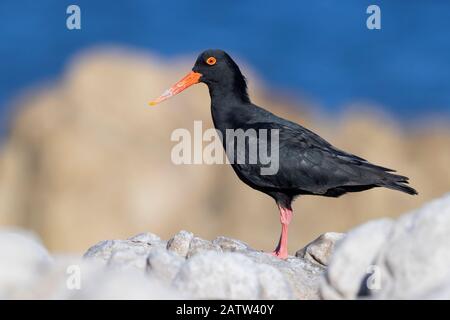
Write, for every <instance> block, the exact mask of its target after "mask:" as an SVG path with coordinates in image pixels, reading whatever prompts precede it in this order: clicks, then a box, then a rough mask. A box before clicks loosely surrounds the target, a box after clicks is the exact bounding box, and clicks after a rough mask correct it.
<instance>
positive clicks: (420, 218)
mask: <svg viewBox="0 0 450 320" xmlns="http://www.w3.org/2000/svg"><path fill="white" fill-rule="evenodd" d="M449 284H450V194H447V195H446V196H444V197H442V198H440V199H437V200H435V201H432V202H431V203H429V204H427V205H425V206H424V207H422V208H420V209H418V210H415V211H413V212H411V213H409V214H406V215H404V216H402V217H400V218H399V219H398V220H397V221H393V220H389V219H382V220H375V221H371V222H368V223H366V224H363V225H362V226H360V227H357V228H356V229H354V230H352V231H350V232H349V233H348V234H347V235H346V237H345V238H344V239H343V240H342V241H341V242H340V243H339V244H338V245H337V247H336V250H335V252H334V254H333V255H332V257H331V261H330V265H329V267H328V270H327V273H326V276H325V277H324V278H323V283H322V285H321V294H322V297H323V298H325V299H355V298H373V299H424V298H430V299H438V298H439V299H450V287H449Z"/></svg>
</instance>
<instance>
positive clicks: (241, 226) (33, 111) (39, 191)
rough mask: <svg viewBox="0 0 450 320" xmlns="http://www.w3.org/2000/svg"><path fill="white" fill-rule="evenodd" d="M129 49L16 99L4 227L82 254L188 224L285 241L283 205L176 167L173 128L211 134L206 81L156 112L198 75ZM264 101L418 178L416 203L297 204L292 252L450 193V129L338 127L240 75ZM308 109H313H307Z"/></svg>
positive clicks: (368, 115) (0, 206) (357, 120)
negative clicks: (199, 128)
mask: <svg viewBox="0 0 450 320" xmlns="http://www.w3.org/2000/svg"><path fill="white" fill-rule="evenodd" d="M192 63H193V62H192V61H185V60H164V61H163V60H161V59H159V58H157V57H153V56H149V55H147V54H143V53H142V52H134V51H130V50H122V49H113V48H107V49H96V50H89V51H85V52H82V53H79V54H77V55H75V56H74V57H73V59H72V60H71V62H70V63H69V64H68V65H67V67H66V70H65V72H64V74H63V75H62V76H61V77H59V78H58V79H57V80H56V81H54V82H52V83H46V84H44V85H42V86H40V87H35V88H34V89H31V90H28V92H26V93H23V94H22V95H21V97H20V98H17V99H16V100H15V102H14V103H15V109H14V110H15V114H14V116H13V117H12V118H11V121H10V124H9V130H8V132H7V135H6V137H5V138H4V140H3V142H2V145H1V148H0V225H2V226H3V225H7V226H20V227H23V228H26V229H31V230H33V231H35V232H36V233H37V234H39V236H40V237H41V238H42V239H43V241H44V243H45V245H46V246H47V247H48V248H49V249H50V250H51V251H55V252H57V251H65V252H67V251H70V252H83V251H84V250H85V249H86V248H87V247H89V246H90V245H92V244H93V243H96V242H98V241H100V240H103V239H120V238H127V237H129V235H131V234H136V233H140V232H144V231H150V232H152V233H156V234H158V235H160V236H161V237H163V238H169V237H170V235H172V234H174V233H175V232H177V231H178V230H180V229H187V230H190V231H191V232H194V233H195V234H197V235H199V236H201V237H202V238H206V239H213V238H215V237H216V236H218V235H226V236H229V237H233V238H238V239H241V240H243V241H245V242H247V243H249V244H250V245H251V246H252V247H254V248H259V249H264V250H271V249H273V248H272V246H273V245H274V244H275V242H276V240H277V237H278V234H279V230H278V229H279V223H278V213H277V209H276V206H275V204H274V203H273V200H272V199H270V198H268V197H267V196H265V195H264V194H262V193H259V192H256V191H254V190H252V189H250V188H248V187H247V186H245V185H244V184H243V183H241V182H240V181H239V180H238V179H237V177H235V174H234V172H233V171H232V169H231V167H229V166H227V165H180V166H177V165H174V164H173V163H172V162H171V159H170V153H171V148H172V147H173V146H174V145H175V144H176V143H175V142H172V141H171V140H170V135H171V133H172V132H173V130H174V129H177V128H187V129H189V130H192V128H193V122H194V120H202V121H203V128H204V129H206V128H209V127H212V126H213V125H212V121H211V117H210V110H209V104H210V102H209V96H208V91H207V89H206V87H204V86H203V85H198V86H194V87H192V88H191V89H189V90H188V91H186V92H185V93H183V94H182V95H180V96H178V97H177V98H174V99H171V100H169V101H167V103H164V104H163V105H160V106H158V107H154V108H150V107H148V105H147V102H148V101H149V100H150V99H151V98H154V97H156V96H157V95H159V94H160V93H161V92H162V91H163V90H164V89H166V88H167V87H168V85H171V84H172V83H174V81H177V80H178V79H179V78H181V77H182V76H184V74H185V73H186V72H187V71H189V70H190V68H191V65H192ZM242 69H243V71H244V73H245V74H246V75H247V77H248V79H249V86H250V95H251V97H252V100H253V102H255V103H256V104H259V105H262V106H265V107H267V108H269V109H270V111H272V112H275V113H277V114H279V115H281V116H284V117H288V118H289V119H291V120H293V121H296V122H298V123H300V124H302V125H305V126H306V127H308V128H309V129H312V130H313V131H316V132H317V133H319V134H320V135H322V136H323V137H324V138H325V139H327V140H329V141H330V142H331V143H333V144H334V145H336V146H337V147H339V148H342V149H345V150H347V151H349V152H352V153H355V154H357V155H359V156H362V157H364V158H366V159H368V160H370V161H372V162H375V163H377V164H380V165H383V166H387V167H390V168H394V169H397V170H398V172H399V173H400V174H404V175H407V176H409V177H410V179H411V184H412V186H414V187H415V188H416V189H417V190H418V191H419V195H418V196H416V197H411V196H407V195H404V194H401V193H398V192H395V191H391V190H381V189H375V190H371V191H367V192H364V193H359V194H358V193H357V194H351V195H346V196H343V197H341V198H338V199H325V198H317V197H306V196H305V197H303V198H299V199H298V200H297V201H296V202H295V204H294V210H295V218H294V220H293V223H292V229H293V230H292V232H291V233H290V237H291V240H290V245H291V246H292V247H291V251H292V250H296V249H298V248H300V247H302V246H304V245H305V244H306V243H308V242H309V241H311V240H312V239H314V238H316V237H317V236H318V235H320V234H322V233H324V232H327V231H337V232H345V231H346V230H348V229H349V228H351V227H352V226H355V225H357V224H360V223H362V222H365V221H367V220H369V219H374V218H378V217H384V216H390V217H396V216H398V215H400V214H401V213H403V212H405V211H407V210H410V209H413V208H416V207H418V206H419V205H421V204H423V203H425V202H427V201H429V200H431V199H432V198H436V197H439V196H441V195H442V194H444V193H446V192H448V191H449V190H450V167H449V165H450V128H449V127H448V125H447V126H446V125H443V124H436V123H431V122H430V123H428V125H426V124H424V123H423V122H422V123H421V124H420V126H415V125H414V124H411V125H410V126H408V127H406V126H404V125H400V124H398V123H396V122H395V121H394V120H391V119H389V118H387V117H386V116H384V115H382V114H379V113H377V112H374V111H371V110H374V109H375V108H371V107H370V106H367V105H353V106H351V107H350V108H349V110H351V111H349V112H347V113H345V114H344V115H342V116H340V117H339V118H338V119H336V118H331V117H327V115H326V114H322V115H318V114H314V115H313V114H312V113H311V111H312V110H313V109H314V108H313V106H306V105H303V104H302V103H301V102H293V101H290V100H289V99H287V98H286V97H283V96H280V95H276V94H274V92H273V90H270V88H267V87H266V86H264V84H262V83H261V82H260V81H258V79H257V78H256V77H255V76H254V75H252V72H251V71H250V72H249V71H248V68H246V66H245V65H244V66H242ZM299 110H302V111H299Z"/></svg>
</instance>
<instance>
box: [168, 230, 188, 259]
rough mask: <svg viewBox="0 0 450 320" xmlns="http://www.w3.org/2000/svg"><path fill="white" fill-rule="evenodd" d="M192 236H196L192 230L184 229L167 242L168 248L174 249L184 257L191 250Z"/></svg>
mask: <svg viewBox="0 0 450 320" xmlns="http://www.w3.org/2000/svg"><path fill="white" fill-rule="evenodd" d="M192 238H194V234H193V233H192V232H188V231H184V230H182V231H180V232H178V233H177V234H176V235H174V236H173V238H172V239H170V240H169V242H167V250H169V251H173V252H175V253H177V254H178V255H180V256H182V257H186V256H187V254H188V252H189V246H190V244H191V241H192Z"/></svg>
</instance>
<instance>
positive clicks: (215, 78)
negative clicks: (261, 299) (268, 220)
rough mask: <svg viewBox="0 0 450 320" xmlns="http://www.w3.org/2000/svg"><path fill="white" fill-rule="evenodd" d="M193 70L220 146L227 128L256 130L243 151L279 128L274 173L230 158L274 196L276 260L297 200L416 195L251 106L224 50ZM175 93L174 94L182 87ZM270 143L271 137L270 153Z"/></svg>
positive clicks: (395, 178)
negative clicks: (370, 193) (375, 191)
mask: <svg viewBox="0 0 450 320" xmlns="http://www.w3.org/2000/svg"><path fill="white" fill-rule="evenodd" d="M211 59H212V60H211ZM192 71H193V74H195V75H198V77H199V79H198V82H203V83H205V84H206V85H207V86H208V88H209V92H210V96H211V113H212V118H213V121H214V125H215V127H216V129H217V130H219V131H220V132H221V136H222V141H223V145H224V148H230V147H229V146H231V145H233V144H232V142H233V141H234V139H228V138H227V133H226V132H227V129H232V130H237V129H242V130H243V131H246V130H249V129H253V130H255V132H256V135H255V136H250V137H248V139H246V140H245V146H246V148H245V150H249V148H250V146H251V145H252V144H256V143H258V141H259V139H260V137H259V136H258V134H259V130H260V129H266V130H268V131H271V130H277V132H278V133H279V141H278V145H277V146H278V148H277V149H276V150H274V151H275V152H277V153H278V156H279V169H278V171H277V172H276V173H275V174H273V175H262V174H261V168H262V167H263V166H264V165H263V164H262V163H261V161H259V160H260V159H257V161H256V163H253V164H251V163H248V162H249V161H248V158H247V161H245V162H244V163H236V162H237V155H238V153H239V152H240V150H238V149H237V147H238V146H237V145H236V144H235V143H234V146H233V153H234V155H233V157H232V159H230V161H231V162H234V163H232V167H233V169H234V171H235V172H236V174H237V176H238V177H239V178H240V179H241V180H242V181H243V182H244V183H246V184H247V185H249V186H250V187H252V188H254V189H256V190H259V191H261V192H264V193H266V194H268V195H269V196H271V197H272V198H274V199H275V201H276V203H277V204H278V206H279V208H280V219H281V223H282V235H281V238H280V243H279V244H278V247H277V249H276V250H275V252H274V254H275V255H276V256H279V257H282V258H285V257H287V225H288V224H289V222H290V219H291V215H292V210H291V203H292V201H293V199H294V198H295V197H296V196H299V195H319V196H326V197H339V196H341V195H343V194H345V193H348V192H359V191H364V190H368V189H372V188H376V187H385V188H389V189H393V190H398V191H402V192H405V193H407V194H411V195H414V194H417V192H416V190H414V189H413V188H411V187H410V186H408V185H407V184H408V178H407V177H405V176H402V175H397V174H395V173H394V172H395V171H394V170H392V169H388V168H385V167H382V166H378V165H375V164H372V163H370V162H368V161H367V160H365V159H363V158H360V157H358V156H355V155H353V154H350V153H347V152H345V151H342V150H340V149H338V148H336V147H334V146H332V145H331V144H330V143H328V142H327V141H325V140H324V139H323V138H321V137H320V136H318V135H317V134H315V133H313V132H312V131H310V130H308V129H306V128H304V127H302V126H301V125H299V124H296V123H294V122H291V121H288V120H286V119H283V118H280V117H278V116H276V115H274V114H273V113H271V112H269V111H267V110H265V109H263V108H261V107H258V106H257V105H255V104H253V103H251V101H250V99H249V96H248V93H247V85H246V80H245V78H244V76H243V75H242V73H241V71H240V69H239V67H238V66H237V64H236V63H235V62H234V61H233V60H232V59H231V57H230V56H229V55H228V54H227V53H225V52H224V51H221V50H207V51H205V52H203V53H202V54H200V56H199V57H198V59H197V61H196V63H195V65H194V67H193V69H192ZM194 83H196V82H194ZM189 85H190V84H189ZM189 85H187V86H189ZM187 86H186V87H187ZM173 88H177V87H176V86H174V87H173ZM175 90H176V91H174V93H173V95H174V94H177V93H178V92H180V91H182V90H184V88H183V89H181V90H178V89H175ZM171 95H172V94H170V95H169V96H171ZM166 98H167V97H163V98H162V99H160V101H162V100H164V99H166ZM158 102H159V101H158ZM230 140H233V141H230ZM271 145H272V141H271V140H270V139H269V141H268V149H270V146H271Z"/></svg>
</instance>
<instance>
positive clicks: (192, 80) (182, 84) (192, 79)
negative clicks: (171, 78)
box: [148, 71, 202, 106]
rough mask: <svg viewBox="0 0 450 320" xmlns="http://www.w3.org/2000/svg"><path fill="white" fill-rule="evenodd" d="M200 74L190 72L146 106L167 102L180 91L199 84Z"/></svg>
mask: <svg viewBox="0 0 450 320" xmlns="http://www.w3.org/2000/svg"><path fill="white" fill-rule="evenodd" d="M201 76H202V74H201V73H198V72H194V71H191V72H189V73H188V74H187V75H186V76H185V77H184V78H183V79H181V80H180V81H178V82H177V83H175V84H174V85H173V86H172V87H170V88H169V89H167V90H166V91H164V93H163V94H162V95H160V96H159V97H158V98H156V99H155V100H153V101H150V102H149V103H148V104H149V105H151V106H154V105H157V104H158V103H160V102H163V101H164V100H167V99H169V98H171V97H173V96H175V95H177V94H179V93H180V92H181V91H184V90H186V89H187V88H189V87H190V86H192V85H193V84H196V83H198V82H199V80H200V78H201Z"/></svg>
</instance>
